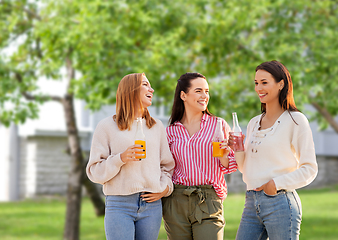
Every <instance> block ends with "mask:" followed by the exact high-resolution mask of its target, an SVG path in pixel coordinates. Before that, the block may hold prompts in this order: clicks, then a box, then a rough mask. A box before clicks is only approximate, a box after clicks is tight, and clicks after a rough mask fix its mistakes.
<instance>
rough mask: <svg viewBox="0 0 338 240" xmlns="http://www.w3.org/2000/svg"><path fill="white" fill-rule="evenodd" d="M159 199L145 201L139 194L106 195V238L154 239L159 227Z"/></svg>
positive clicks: (160, 210)
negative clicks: (149, 201) (150, 201)
mask: <svg viewBox="0 0 338 240" xmlns="http://www.w3.org/2000/svg"><path fill="white" fill-rule="evenodd" d="M161 219H162V203H161V199H160V200H158V201H156V202H152V203H147V202H145V201H143V200H142V198H141V194H140V193H136V194H132V195H127V196H106V213H105V218H104V226H105V232H106V238H107V240H121V239H125V240H134V239H136V240H153V239H154V240H156V239H157V237H158V234H159V231H160V227H161Z"/></svg>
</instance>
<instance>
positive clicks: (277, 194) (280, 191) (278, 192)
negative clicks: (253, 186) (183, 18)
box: [262, 190, 285, 197]
mask: <svg viewBox="0 0 338 240" xmlns="http://www.w3.org/2000/svg"><path fill="white" fill-rule="evenodd" d="M262 192H263V193H264V195H265V196H267V197H277V196H279V195H281V194H283V193H285V191H283V190H279V191H277V193H276V194H274V195H270V194H267V193H266V192H264V190H262Z"/></svg>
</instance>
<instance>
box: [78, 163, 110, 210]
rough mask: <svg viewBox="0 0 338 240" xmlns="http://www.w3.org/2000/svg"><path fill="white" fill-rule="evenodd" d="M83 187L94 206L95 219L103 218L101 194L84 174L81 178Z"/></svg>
mask: <svg viewBox="0 0 338 240" xmlns="http://www.w3.org/2000/svg"><path fill="white" fill-rule="evenodd" d="M85 168H86V165H84V171H83V172H85ZM83 185H84V186H85V188H86V191H87V194H88V196H89V198H90V200H91V201H92V204H93V206H94V210H95V214H96V216H97V217H99V216H104V213H105V204H104V201H103V200H102V197H101V194H100V192H99V191H98V189H97V188H96V186H95V184H94V183H92V182H91V181H90V180H89V178H88V177H87V175H86V174H85V175H84V177H83Z"/></svg>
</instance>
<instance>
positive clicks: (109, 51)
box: [0, 0, 205, 240]
mask: <svg viewBox="0 0 338 240" xmlns="http://www.w3.org/2000/svg"><path fill="white" fill-rule="evenodd" d="M203 12H205V9H204V4H203V1H196V5H192V6H191V5H190V4H189V3H187V2H185V1H161V2H158V1H154V0H152V1H148V0H147V1H145V0H143V1H142V0H141V1H123V0H121V1H71V0H59V1H26V0H11V1H5V0H4V1H1V2H0V28H1V33H2V34H1V36H0V48H1V51H2V54H1V56H0V64H1V65H0V78H1V89H0V105H1V109H0V121H1V122H2V123H4V124H7V125H8V124H9V123H10V122H12V121H14V122H16V123H22V122H24V121H25V120H26V119H27V118H37V117H38V105H39V104H42V103H44V102H46V101H57V102H60V103H61V104H62V105H63V108H64V113H65V119H66V125H67V132H68V141H69V147H70V154H71V157H72V163H71V169H70V176H69V181H68V193H67V212H66V221H65V230H64V239H73V240H74V239H79V222H80V221H79V219H80V218H79V217H80V207H81V183H82V178H83V177H84V174H83V173H84V171H83V164H84V159H83V155H82V150H81V146H80V142H79V136H78V130H77V126H76V121H75V113H74V99H75V98H81V99H84V100H86V101H87V103H88V107H89V108H90V109H93V110H96V109H99V108H100V107H101V105H103V104H109V103H114V101H115V90H116V87H117V84H118V82H119V81H120V79H121V78H122V77H123V76H124V75H126V74H128V73H131V72H146V73H147V76H148V78H149V79H150V80H151V81H152V85H153V86H154V88H155V89H156V90H157V93H159V95H162V96H164V97H168V96H171V95H172V92H171V90H172V88H173V87H172V82H171V81H168V79H173V78H175V76H176V74H175V73H178V74H180V73H182V72H185V71H186V70H187V69H188V68H189V67H190V66H191V65H192V63H193V62H194V59H195V58H196V56H195V51H190V50H189V49H195V48H197V47H196V45H198V44H199V43H198V37H199V36H200V34H201V32H200V30H199V29H203V25H204V21H205V20H204V18H201V15H200V14H197V13H203ZM41 78H44V79H47V80H50V81H58V80H61V79H65V80H66V81H67V88H66V94H65V95H64V96H61V97H59V96H52V95H46V94H44V93H43V92H41V90H40V89H39V85H38V80H39V79H41ZM9 103H10V104H9ZM87 182H88V181H87ZM87 190H88V188H87ZM89 192H90V191H89ZM94 195H95V194H94Z"/></svg>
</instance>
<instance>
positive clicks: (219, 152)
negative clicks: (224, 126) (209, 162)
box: [212, 142, 224, 157]
mask: <svg viewBox="0 0 338 240" xmlns="http://www.w3.org/2000/svg"><path fill="white" fill-rule="evenodd" d="M220 144H221V142H212V156H213V157H223V154H224V149H221V148H220V146H219V145H220Z"/></svg>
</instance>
